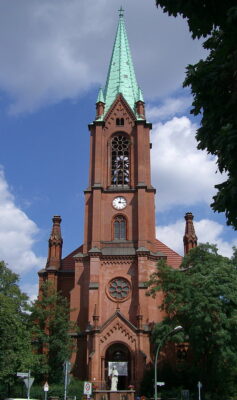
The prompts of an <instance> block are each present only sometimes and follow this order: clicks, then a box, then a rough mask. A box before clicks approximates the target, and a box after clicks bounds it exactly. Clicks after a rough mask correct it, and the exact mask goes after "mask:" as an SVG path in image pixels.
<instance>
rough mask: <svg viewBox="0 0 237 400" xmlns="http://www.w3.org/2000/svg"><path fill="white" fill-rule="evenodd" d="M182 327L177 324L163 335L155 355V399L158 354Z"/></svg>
mask: <svg viewBox="0 0 237 400" xmlns="http://www.w3.org/2000/svg"><path fill="white" fill-rule="evenodd" d="M182 329H183V327H182V326H181V325H179V326H176V327H175V328H174V329H172V331H170V332H168V333H167V334H166V335H165V336H164V337H163V339H161V341H160V343H159V346H158V347H157V350H156V356H155V400H157V361H158V356H159V352H160V349H161V346H162V345H163V344H164V342H165V340H166V338H167V337H168V336H172V335H175V334H176V333H178V332H180V331H181V330H182Z"/></svg>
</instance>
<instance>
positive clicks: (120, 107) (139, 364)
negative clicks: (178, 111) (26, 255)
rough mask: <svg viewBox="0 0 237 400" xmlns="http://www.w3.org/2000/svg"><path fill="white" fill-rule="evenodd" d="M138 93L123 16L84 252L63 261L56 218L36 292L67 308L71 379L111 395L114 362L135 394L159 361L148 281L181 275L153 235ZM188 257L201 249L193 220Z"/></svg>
mask: <svg viewBox="0 0 237 400" xmlns="http://www.w3.org/2000/svg"><path fill="white" fill-rule="evenodd" d="M151 128H152V126H151V124H150V123H149V122H147V121H146V116H145V103H144V100H143V95H142V91H141V89H140V87H139V86H138V84H137V80H136V76H135V72H134V67H133V62H132V58H131V53H130V49H129V44H128V39H127V34H126V29H125V23H124V16H123V10H122V9H121V10H120V12H119V22H118V28H117V33H116V37H115V42H114V47H113V52H112V56H111V60H110V66H109V71H108V76H107V81H106V85H105V88H104V89H100V91H99V94H98V99H97V103H96V116H95V120H94V121H93V123H91V124H90V125H89V132H90V168H89V185H88V188H87V189H86V190H85V192H84V193H85V225H84V243H83V244H82V245H81V246H79V247H78V248H77V249H76V250H75V251H73V252H72V253H71V254H69V255H68V256H66V257H65V258H62V244H63V240H62V236H61V228H60V223H61V217H60V216H55V217H54V218H53V227H52V232H51V235H50V238H49V253H48V259H47V264H46V267H45V268H44V269H42V270H41V271H40V272H39V286H41V285H42V283H43V282H45V281H46V280H49V281H51V282H52V283H53V284H54V285H55V287H56V288H57V290H60V291H61V292H62V293H63V294H64V295H65V296H66V297H67V298H68V299H69V301H70V308H71V309H72V311H71V316H70V318H71V320H72V321H76V323H77V324H78V326H79V328H80V333H79V334H78V336H77V338H76V339H75V340H76V342H77V350H76V352H75V353H74V354H73V356H72V357H73V358H72V363H73V365H74V366H73V372H74V374H75V375H77V376H78V377H79V378H80V379H82V380H89V381H92V382H94V383H95V385H96V386H97V387H98V388H101V389H105V388H106V387H107V388H108V384H109V382H108V376H109V375H110V368H111V365H113V363H116V365H117V366H118V367H119V368H120V371H119V382H118V389H127V388H128V386H129V385H134V386H135V387H138V386H139V384H140V382H141V380H142V378H143V374H144V371H145V370H146V368H148V367H149V365H151V363H152V362H153V359H154V357H153V352H152V346H151V340H150V338H151V330H152V327H153V326H154V324H155V323H157V322H159V321H161V320H162V318H163V315H162V313H161V311H160V310H159V308H158V306H159V304H160V301H161V297H160V295H158V296H157V297H156V298H152V297H148V296H146V288H147V286H146V282H147V280H148V279H149V277H150V275H151V274H152V273H153V272H154V271H155V270H156V265H157V262H158V261H159V260H160V259H162V258H163V259H166V260H167V263H168V264H169V265H171V266H173V267H174V268H178V267H179V265H180V263H181V261H182V257H181V256H180V255H179V254H177V253H176V252H175V251H173V250H172V249H170V248H169V247H167V246H166V245H165V244H163V243H162V242H160V241H159V240H157V239H156V236H155V192H156V191H155V188H154V187H153V186H152V184H151V168H150V149H151V143H150V130H151ZM185 218H186V231H185V236H184V245H185V252H187V251H188V250H189V249H190V248H191V247H194V246H195V245H196V241H197V238H196V235H195V232H194V229H193V223H192V219H193V216H192V214H191V213H187V214H186V216H185Z"/></svg>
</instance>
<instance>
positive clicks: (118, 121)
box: [116, 118, 124, 126]
mask: <svg viewBox="0 0 237 400" xmlns="http://www.w3.org/2000/svg"><path fill="white" fill-rule="evenodd" d="M116 125H117V126H123V125H124V118H116Z"/></svg>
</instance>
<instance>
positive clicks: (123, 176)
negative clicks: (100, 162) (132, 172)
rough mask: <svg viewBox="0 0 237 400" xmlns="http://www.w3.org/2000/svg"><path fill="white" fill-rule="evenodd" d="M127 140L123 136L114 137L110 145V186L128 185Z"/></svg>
mask: <svg viewBox="0 0 237 400" xmlns="http://www.w3.org/2000/svg"><path fill="white" fill-rule="evenodd" d="M129 144H130V143H129V139H128V138H127V137H126V136H124V135H118V136H114V138H113V140H112V143H111V152H112V157H111V158H112V166H111V167H112V168H111V184H112V185H116V186H117V185H128V184H129V168H130V162H129V161H130V160H129Z"/></svg>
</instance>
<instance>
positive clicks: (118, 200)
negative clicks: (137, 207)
mask: <svg viewBox="0 0 237 400" xmlns="http://www.w3.org/2000/svg"><path fill="white" fill-rule="evenodd" d="M112 204H113V207H114V208H116V210H123V209H124V208H125V207H126V205H127V200H126V199H125V198H124V197H122V196H119V197H115V199H113V202H112Z"/></svg>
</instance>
